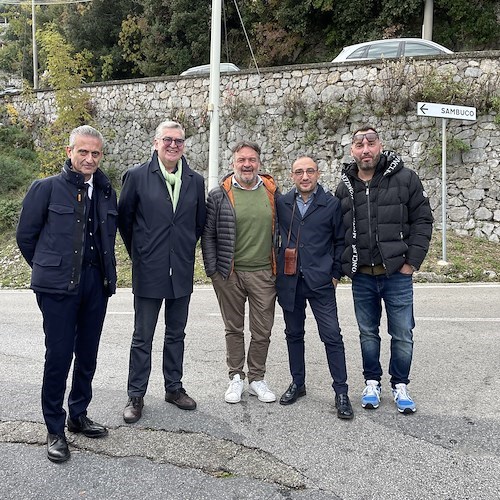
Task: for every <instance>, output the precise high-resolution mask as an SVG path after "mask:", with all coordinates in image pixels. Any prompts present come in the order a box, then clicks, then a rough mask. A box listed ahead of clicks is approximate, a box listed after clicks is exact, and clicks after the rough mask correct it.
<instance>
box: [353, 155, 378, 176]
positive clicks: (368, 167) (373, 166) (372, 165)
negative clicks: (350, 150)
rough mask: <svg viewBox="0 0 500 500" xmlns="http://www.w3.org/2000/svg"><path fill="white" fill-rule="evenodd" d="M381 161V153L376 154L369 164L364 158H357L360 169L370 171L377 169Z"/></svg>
mask: <svg viewBox="0 0 500 500" xmlns="http://www.w3.org/2000/svg"><path fill="white" fill-rule="evenodd" d="M379 161H380V154H378V155H377V156H374V157H373V159H372V161H371V162H370V165H367V164H366V163H364V162H363V161H362V160H356V165H357V166H358V169H359V170H363V171H364V172H368V171H370V170H375V169H376V168H377V165H378V162H379Z"/></svg>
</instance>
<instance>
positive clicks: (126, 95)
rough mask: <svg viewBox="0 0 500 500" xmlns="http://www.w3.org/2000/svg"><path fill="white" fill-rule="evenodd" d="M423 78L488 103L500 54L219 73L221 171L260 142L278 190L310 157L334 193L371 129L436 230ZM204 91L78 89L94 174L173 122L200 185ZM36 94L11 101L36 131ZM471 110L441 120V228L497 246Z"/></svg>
mask: <svg viewBox="0 0 500 500" xmlns="http://www.w3.org/2000/svg"><path fill="white" fill-rule="evenodd" d="M433 72H434V73H433ZM431 73H433V74H434V75H439V76H438V78H437V81H440V79H441V81H442V82H446V81H447V82H448V83H449V84H450V85H452V82H461V83H462V84H465V85H467V86H468V88H469V95H468V97H469V98H470V96H471V95H474V94H475V93H478V88H479V89H481V90H480V92H479V93H478V95H479V96H481V95H482V96H485V95H491V94H493V93H495V92H496V95H498V93H499V81H500V76H499V75H500V51H493V52H475V53H464V54H454V55H452V56H441V57H439V58H437V59H435V60H432V61H428V60H424V59H421V58H420V59H419V58H416V59H415V60H414V61H410V62H406V63H405V62H404V61H392V62H379V63H373V62H366V63H356V65H353V64H349V63H342V64H338V65H333V64H312V65H300V66H290V67H280V68H267V69H263V70H260V72H259V73H258V72H256V71H242V72H241V73H236V74H232V75H222V77H221V100H220V105H221V112H220V174H221V175H222V174H223V173H226V172H227V171H228V170H229V168H230V167H229V165H230V153H229V150H230V148H231V146H232V145H234V143H235V142H236V141H238V140H240V139H243V138H245V139H250V140H254V141H256V142H258V143H259V144H260V145H261V147H262V151H263V154H262V161H263V165H264V168H265V170H267V171H270V172H271V173H273V174H274V175H275V177H276V178H277V180H278V182H279V183H280V185H281V187H282V190H283V191H285V190H287V189H288V188H290V186H291V182H290V179H289V168H290V165H291V163H292V161H293V160H294V159H295V158H296V157H297V156H298V155H299V154H302V153H307V154H311V155H312V156H314V157H315V158H316V159H317V161H318V164H319V166H320V169H321V171H322V180H321V182H322V183H323V184H324V185H325V186H326V187H328V188H330V189H332V190H333V189H335V186H336V185H337V183H338V180H339V174H340V169H341V165H342V162H345V161H349V146H350V135H351V133H352V131H353V129H354V128H355V127H357V126H358V125H359V124H362V123H365V122H368V123H371V124H373V125H374V126H375V127H376V128H377V129H378V130H379V131H380V134H381V138H382V140H383V142H384V145H385V147H386V149H394V150H395V151H397V152H399V153H400V154H401V155H402V156H403V158H404V160H405V163H406V165H407V166H409V167H411V168H414V169H415V170H416V171H417V172H418V173H419V174H420V176H421V178H422V180H423V182H424V185H425V187H426V189H427V191H428V192H429V195H430V198H431V203H432V208H433V210H434V214H435V219H436V227H437V228H440V227H441V156H440V154H441V153H440V145H441V120H440V119H438V118H426V117H420V116H417V113H416V103H415V102H411V97H412V92H413V90H414V89H415V88H418V86H419V85H422V81H423V79H425V77H426V75H427V77H429V75H430V74H431ZM434 81H436V78H435V79H434ZM208 88H209V78H208V75H207V76H206V77H191V78H182V77H162V78H149V79H141V80H127V81H119V82H107V83H100V84H95V85H92V86H85V90H86V91H87V92H89V94H90V95H91V98H92V103H93V107H94V109H95V117H96V123H97V126H98V127H99V128H100V130H101V131H102V132H103V134H104V136H105V137H106V139H107V141H108V144H107V149H106V157H105V163H104V165H105V166H106V167H113V168H116V169H119V170H120V171H122V170H125V169H126V168H128V167H129V166H132V165H134V164H138V163H141V162H143V161H145V160H146V159H147V158H148V156H149V154H150V151H151V143H152V137H153V133H154V129H155V128H156V125H157V124H158V123H159V122H160V121H162V120H164V119H167V118H173V119H177V120H179V121H181V122H182V123H183V124H184V125H185V126H186V128H187V132H188V137H189V138H188V140H187V142H186V156H187V158H188V160H189V162H190V164H191V166H192V167H193V168H195V169H196V170H197V171H199V172H200V173H202V174H203V175H205V177H207V174H208V145H209V121H210V118H209V113H208V111H207V102H208ZM35 97H36V98H35V99H34V100H32V101H28V100H23V99H22V98H21V96H12V97H9V99H11V100H12V102H13V104H14V105H15V107H16V108H17V109H18V111H19V112H20V114H21V115H22V116H24V117H26V118H29V119H30V120H34V121H36V122H38V123H39V124H43V123H46V122H47V121H49V120H52V119H53V118H54V113H55V110H54V98H53V93H52V92H51V91H38V92H37V93H36V96H35ZM478 99H479V98H478ZM420 100H423V101H426V99H420ZM408 101H410V102H409V103H408ZM437 102H443V101H437ZM444 102H447V101H444ZM463 104H469V105H470V103H463ZM473 105H474V104H473ZM480 106H481V103H480V102H479V101H478V118H477V121H476V122H470V121H462V120H448V126H447V134H448V150H449V153H450V155H449V159H448V162H447V175H448V200H447V202H448V207H449V209H448V228H452V229H453V230H455V231H457V232H459V233H460V234H469V235H476V236H479V237H483V238H488V239H489V240H491V241H496V242H498V241H500V124H498V123H495V117H496V113H495V112H494V111H490V112H489V114H487V113H485V112H484V111H482V110H481V109H480ZM460 149H465V150H464V151H460Z"/></svg>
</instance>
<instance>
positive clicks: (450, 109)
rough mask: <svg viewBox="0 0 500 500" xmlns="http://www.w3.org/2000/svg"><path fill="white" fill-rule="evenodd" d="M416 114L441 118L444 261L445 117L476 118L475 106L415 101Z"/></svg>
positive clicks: (458, 118) (444, 243) (443, 253)
mask: <svg viewBox="0 0 500 500" xmlns="http://www.w3.org/2000/svg"><path fill="white" fill-rule="evenodd" d="M417 115H418V116H433V117H436V118H441V122H442V127H441V135H442V137H441V150H442V155H441V209H442V210H441V214H442V215H441V222H442V226H443V228H442V233H443V240H442V245H443V252H442V261H443V262H444V263H446V193H447V189H446V123H447V122H446V119H447V118H451V119H456V120H470V121H475V120H476V108H473V107H470V106H453V105H451V104H438V103H435V102H419V103H417Z"/></svg>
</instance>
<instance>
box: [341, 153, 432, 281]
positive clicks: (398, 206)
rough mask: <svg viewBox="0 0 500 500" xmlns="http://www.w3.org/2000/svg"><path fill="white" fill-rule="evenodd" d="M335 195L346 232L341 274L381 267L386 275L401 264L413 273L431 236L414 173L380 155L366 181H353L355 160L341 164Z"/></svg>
mask: <svg viewBox="0 0 500 500" xmlns="http://www.w3.org/2000/svg"><path fill="white" fill-rule="evenodd" d="M336 196H337V197H338V198H340V200H341V202H342V204H341V205H342V214H343V219H344V226H345V228H346V238H345V244H346V247H345V250H344V253H343V255H342V271H343V272H344V274H345V275H347V276H350V277H352V276H353V275H354V274H355V273H356V271H357V270H358V268H359V266H370V265H378V264H383V265H384V267H385V270H386V273H387V275H391V274H393V273H395V272H396V271H399V269H401V267H402V266H403V264H404V263H405V262H406V263H408V264H410V265H411V266H413V267H415V268H416V269H418V268H419V267H420V265H421V264H422V262H423V260H424V258H425V256H426V254H427V251H428V249H429V242H430V238H431V234H432V223H433V217H432V212H431V208H430V204H429V198H428V197H427V193H426V192H425V191H424V188H423V186H422V183H421V182H420V179H419V178H418V175H417V174H416V173H415V172H414V171H413V170H411V169H409V168H406V167H405V166H404V164H403V160H402V159H401V158H400V157H399V156H397V155H396V154H395V153H394V152H393V151H383V152H382V155H381V157H380V161H379V163H378V165H377V168H376V170H375V174H374V176H373V178H372V179H371V181H369V182H365V181H362V180H360V179H359V177H358V167H357V165H356V163H355V162H352V163H349V164H345V165H344V169H343V170H342V176H341V182H340V184H339V185H338V187H337V191H336Z"/></svg>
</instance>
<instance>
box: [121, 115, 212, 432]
mask: <svg viewBox="0 0 500 500" xmlns="http://www.w3.org/2000/svg"><path fill="white" fill-rule="evenodd" d="M184 142H185V132H184V129H183V128H182V126H181V125H180V124H179V123H177V122H174V121H164V122H162V123H160V124H159V125H158V127H157V129H156V133H155V138H154V152H153V156H152V158H151V159H150V160H149V161H147V162H146V163H144V164H142V165H140V166H137V167H134V168H131V169H130V170H128V171H127V172H126V173H125V175H124V177H123V189H122V192H121V195H120V199H119V203H118V227H119V230H120V234H121V236H122V238H123V241H124V243H125V246H126V248H127V251H128V254H129V255H130V258H131V260H132V292H133V294H134V311H135V319H134V333H133V336H132V345H131V348H130V363H129V376H128V397H129V399H128V402H127V405H126V407H125V409H124V412H123V419H124V420H125V422H127V423H133V422H137V421H138V420H139V419H140V418H141V416H142V408H143V406H144V395H145V394H146V390H147V386H148V381H149V375H150V373H151V350H152V342H153V334H154V331H155V328H156V323H157V322H158V314H159V312H160V308H161V306H162V303H163V301H165V338H164V345H163V377H164V383H165V400H166V401H167V402H169V403H172V404H174V405H176V406H177V407H178V408H180V409H182V410H194V409H195V408H196V402H195V401H194V400H193V399H192V398H191V397H189V396H188V395H187V393H186V391H185V390H184V388H183V386H182V381H181V380H182V374H183V361H184V338H185V331H184V330H185V327H186V323H187V318H188V309H189V301H190V298H191V293H192V292H193V274H194V261H195V248H196V242H197V241H198V239H199V237H200V236H201V233H202V231H203V226H204V224H205V213H206V209H205V183H204V180H203V177H202V176H201V175H200V174H198V173H196V172H194V171H193V170H191V168H189V165H188V163H187V161H186V158H185V157H184V156H183V153H184Z"/></svg>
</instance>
